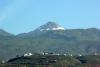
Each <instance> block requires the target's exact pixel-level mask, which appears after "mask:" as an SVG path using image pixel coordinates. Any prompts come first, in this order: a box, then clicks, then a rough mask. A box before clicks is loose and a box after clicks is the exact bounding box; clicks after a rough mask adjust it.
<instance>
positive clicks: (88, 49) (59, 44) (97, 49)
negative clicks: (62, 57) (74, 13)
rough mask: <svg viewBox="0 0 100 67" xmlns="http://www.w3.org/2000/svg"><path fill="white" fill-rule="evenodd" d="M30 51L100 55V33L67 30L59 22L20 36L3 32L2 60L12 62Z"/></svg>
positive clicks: (1, 38) (0, 45)
mask: <svg viewBox="0 0 100 67" xmlns="http://www.w3.org/2000/svg"><path fill="white" fill-rule="evenodd" d="M27 52H38V53H41V52H53V53H60V54H65V53H66V54H68V55H69V54H73V55H78V54H82V55H87V54H100V30H99V29H97V28H88V29H65V28H63V27H62V26H60V25H59V24H56V23H55V22H48V23H46V24H44V25H42V26H40V27H39V28H37V29H35V30H33V31H31V32H28V33H22V34H18V35H16V36H15V35H13V34H10V33H8V32H6V31H4V30H2V29H0V59H1V60H2V59H9V58H11V57H15V56H16V55H22V54H24V53H27Z"/></svg>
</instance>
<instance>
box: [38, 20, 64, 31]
mask: <svg viewBox="0 0 100 67" xmlns="http://www.w3.org/2000/svg"><path fill="white" fill-rule="evenodd" d="M37 30H39V31H48V30H65V29H64V28H63V27H62V26H60V25H59V24H56V23H55V22H51V21H49V22H47V23H46V24H44V25H42V26H40V27H39V28H38V29H37Z"/></svg>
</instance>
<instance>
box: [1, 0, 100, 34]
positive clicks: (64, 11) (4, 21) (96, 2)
mask: <svg viewBox="0 0 100 67" xmlns="http://www.w3.org/2000/svg"><path fill="white" fill-rule="evenodd" d="M48 21H54V22H56V23H58V24H60V25H62V26H64V27H65V28H66V29H70V28H71V29H72V28H73V29H74V28H90V27H96V28H100V0H0V28H1V29H4V30H6V31H9V32H10V33H14V34H18V33H25V32H29V31H32V30H34V29H36V28H37V27H38V26H40V25H43V24H45V23H46V22H48Z"/></svg>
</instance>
